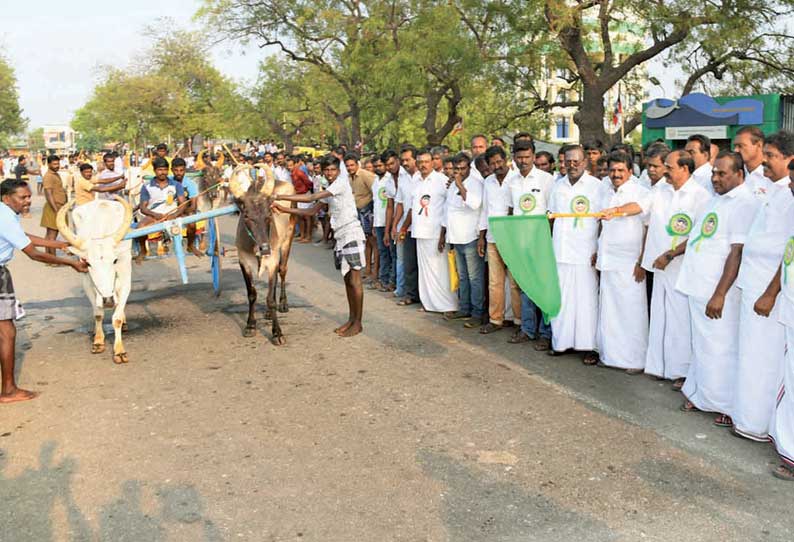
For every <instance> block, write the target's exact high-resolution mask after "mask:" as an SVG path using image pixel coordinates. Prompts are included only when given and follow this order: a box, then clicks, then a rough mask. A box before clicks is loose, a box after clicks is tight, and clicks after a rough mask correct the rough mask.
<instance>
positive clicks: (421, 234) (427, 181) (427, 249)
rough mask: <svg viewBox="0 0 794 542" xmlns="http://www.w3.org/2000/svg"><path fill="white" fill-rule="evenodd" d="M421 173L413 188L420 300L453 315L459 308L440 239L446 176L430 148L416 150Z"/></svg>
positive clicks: (427, 306)
mask: <svg viewBox="0 0 794 542" xmlns="http://www.w3.org/2000/svg"><path fill="white" fill-rule="evenodd" d="M416 165H417V167H418V168H419V175H418V176H417V177H416V183H415V185H414V190H413V202H412V204H411V215H412V219H411V220H412V224H413V237H414V239H416V256H417V263H418V265H419V301H420V302H421V303H422V307H423V308H424V310H425V311H427V312H443V313H445V315H452V314H454V313H455V311H457V310H458V297H457V294H456V292H453V291H451V290H450V282H449V257H448V255H447V252H448V250H447V246H446V243H441V242H439V236H440V234H441V227H442V225H443V224H444V223H445V221H446V219H445V217H444V213H445V211H446V198H447V178H446V177H445V176H444V174H443V173H439V172H437V171H434V170H433V156H432V154H431V153H430V151H429V150H427V149H423V150H420V151H419V152H418V153H417V156H416Z"/></svg>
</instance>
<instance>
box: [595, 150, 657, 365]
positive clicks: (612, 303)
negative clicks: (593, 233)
mask: <svg viewBox="0 0 794 542" xmlns="http://www.w3.org/2000/svg"><path fill="white" fill-rule="evenodd" d="M607 161H608V163H609V178H610V179H611V181H612V186H613V192H612V194H611V196H610V198H609V201H608V202H607V204H606V205H607V209H605V210H604V214H605V215H606V216H605V220H604V221H603V222H602V225H601V236H600V238H599V241H598V259H597V261H596V268H597V269H598V270H599V271H600V272H601V283H600V297H599V314H598V352H599V355H600V357H601V363H603V364H604V365H606V366H608V367H616V368H618V369H625V370H626V372H627V373H628V374H639V373H641V372H643V370H644V368H645V356H646V353H647V350H648V297H647V293H646V291H645V270H644V269H643V268H642V265H641V263H642V262H641V258H642V247H643V242H644V239H645V230H646V228H645V225H644V223H643V222H644V219H645V216H644V213H639V214H632V215H628V214H627V215H626V216H621V215H622V208H621V207H622V206H623V205H626V204H631V203H636V204H638V205H639V206H640V208H646V209H647V208H648V207H649V200H650V190H648V189H647V188H645V187H643V186H640V184H639V182H638V181H637V180H634V178H633V177H632V175H631V172H632V160H631V156H629V155H628V154H626V153H624V152H614V153H612V154H610V155H609V157H608V159H607ZM613 217H614V218H613Z"/></svg>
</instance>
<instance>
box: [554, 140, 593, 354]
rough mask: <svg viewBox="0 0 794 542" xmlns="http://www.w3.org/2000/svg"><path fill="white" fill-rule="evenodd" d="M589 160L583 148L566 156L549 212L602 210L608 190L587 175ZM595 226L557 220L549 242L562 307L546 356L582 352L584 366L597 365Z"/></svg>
mask: <svg viewBox="0 0 794 542" xmlns="http://www.w3.org/2000/svg"><path fill="white" fill-rule="evenodd" d="M587 166H588V161H587V158H586V156H585V153H584V149H583V148H582V147H581V146H579V145H576V146H572V147H569V148H568V149H567V150H566V152H565V169H566V171H567V175H566V176H565V177H563V178H561V179H560V180H558V181H557V182H556V183H555V186H554V189H553V190H552V193H551V198H550V203H549V211H550V212H551V213H577V214H583V213H597V212H599V211H601V209H602V207H603V200H604V197H605V195H606V192H605V189H606V185H605V184H604V183H602V182H601V180H600V179H596V178H595V177H593V176H592V175H588V174H587V173H585V168H587ZM598 231H599V221H598V220H597V219H595V218H584V217H576V218H557V219H555V220H554V223H553V232H552V242H553V245H554V254H555V256H556V258H557V274H558V275H559V279H560V291H561V293H562V306H561V309H560V313H559V314H558V315H557V316H556V317H555V318H553V319H552V320H551V341H552V349H551V350H549V354H550V355H555V354H560V353H562V352H565V351H566V350H570V349H573V350H580V351H585V352H586V353H585V356H584V360H583V362H584V364H585V365H595V364H597V363H598V355H597V354H596V353H595V350H596V348H597V342H596V330H597V327H598V326H597V324H598V276H597V275H596V270H595V267H594V265H595V260H596V252H597V248H598V247H597V245H598Z"/></svg>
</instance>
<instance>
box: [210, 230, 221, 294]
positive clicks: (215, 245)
mask: <svg viewBox="0 0 794 542" xmlns="http://www.w3.org/2000/svg"><path fill="white" fill-rule="evenodd" d="M207 230H208V231H209V237H210V239H209V256H210V269H211V270H212V287H213V289H214V290H215V297H219V296H220V295H221V236H220V230H219V229H218V219H217V218H213V219H212V220H210V221H209V222H208V224H207Z"/></svg>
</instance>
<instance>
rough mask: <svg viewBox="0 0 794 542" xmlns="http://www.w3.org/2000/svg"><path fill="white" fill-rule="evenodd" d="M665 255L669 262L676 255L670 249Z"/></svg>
mask: <svg viewBox="0 0 794 542" xmlns="http://www.w3.org/2000/svg"><path fill="white" fill-rule="evenodd" d="M665 256H666V257H667V261H668V263H669V262H672V261H673V257H674V256H673V255H672V254H671V253H670V251H669V250H668V251H667V252H665Z"/></svg>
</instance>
